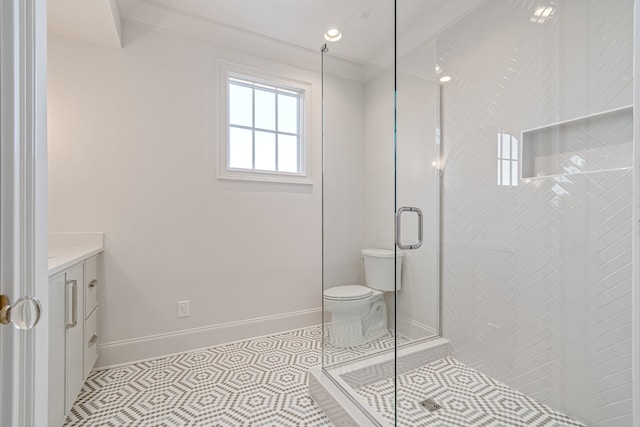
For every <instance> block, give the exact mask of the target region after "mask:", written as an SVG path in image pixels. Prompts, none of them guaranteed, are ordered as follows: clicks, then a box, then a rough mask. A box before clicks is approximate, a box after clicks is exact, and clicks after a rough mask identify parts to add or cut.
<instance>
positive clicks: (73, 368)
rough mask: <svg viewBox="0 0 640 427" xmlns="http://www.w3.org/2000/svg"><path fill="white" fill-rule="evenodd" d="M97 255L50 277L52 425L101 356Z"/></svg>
mask: <svg viewBox="0 0 640 427" xmlns="http://www.w3.org/2000/svg"><path fill="white" fill-rule="evenodd" d="M98 256H99V255H93V256H91V257H89V258H87V259H84V260H82V261H80V262H78V263H77V264H75V265H73V266H70V267H69V268H67V269H65V270H64V271H62V272H60V273H57V274H55V275H53V276H50V277H49V298H50V301H51V303H50V304H49V306H50V310H49V426H50V427H58V426H60V425H62V423H63V422H64V419H65V416H66V414H67V413H68V412H69V410H70V409H71V407H72V406H73V403H74V401H75V400H76V398H77V397H78V394H79V393H80V389H82V385H83V384H84V382H85V380H86V379H87V377H88V376H89V373H90V372H91V369H92V368H93V366H94V365H95V362H96V360H97V359H98V289H99V282H98V267H99V265H98Z"/></svg>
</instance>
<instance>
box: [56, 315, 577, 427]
mask: <svg viewBox="0 0 640 427" xmlns="http://www.w3.org/2000/svg"><path fill="white" fill-rule="evenodd" d="M321 338H322V330H321V328H320V327H319V326H317V327H312V328H306V329H301V330H296V331H292V332H287V333H283V334H279V335H273V336H269V337H263V338H257V339H254V340H248V341H242V342H238V343H233V344H228V345H224V346H219V347H214V348H210V349H207V350H202V351H196V352H192V353H186V354H181V355H177V356H171V357H166V358H163V359H158V360H153V361H149V362H142V363H137V364H134V365H129V366H125V367H120V368H113V369H108V370H104V371H96V372H93V373H91V375H90V376H89V379H88V380H87V382H86V383H85V385H84V387H83V389H82V391H81V392H80V395H79V396H78V400H77V401H76V403H75V404H74V406H73V408H72V409H71V412H70V413H69V415H68V417H67V419H66V422H65V424H64V425H65V426H112V427H116V426H158V427H160V426H163V427H164V426H166V427H172V426H173V427H182V426H185V427H186V426H212V427H213V426H219V427H242V426H256V427H258V426H262V427H272V426H277V427H289V426H292V427H293V426H310V427H333V424H332V423H331V421H329V419H328V418H327V416H326V415H325V414H324V412H323V411H322V409H320V407H318V406H317V405H316V404H315V403H314V402H313V401H312V400H311V398H310V397H309V395H308V391H307V372H308V369H309V368H310V367H311V366H315V365H318V364H319V363H320V359H321V349H320V343H321V342H322V340H321ZM391 342H393V340H392V339H391ZM387 344H388V340H386V341H385V340H383V341H382V342H380V343H378V344H373V345H367V346H365V347H366V348H364V349H360V350H358V351H365V350H372V351H374V350H375V351H378V350H380V349H383V348H387V347H386V346H387ZM399 385H400V394H399V396H400V400H399V402H398V407H399V409H400V410H399V420H398V425H399V426H411V427H418V426H442V427H454V426H460V427H472V426H473V427H476V426H477V427H481V426H483V427H484V426H491V427H493V426H501V427H505V426H509V427H519V426H522V427H525V426H526V427H536V426H548V427H551V426H553V427H565V426H581V427H583V425H582V424H580V423H578V422H575V421H573V420H571V419H569V418H568V417H566V416H564V415H562V414H559V413H557V412H553V411H551V410H550V409H549V408H547V407H546V406H544V405H542V404H540V403H537V402H535V401H534V400H532V399H530V398H529V397H527V396H525V395H523V394H521V393H519V392H517V391H515V390H513V389H511V388H510V387H507V386H506V385H504V384H501V383H498V382H497V381H495V380H493V379H491V378H489V377H487V376H485V375H483V374H481V373H479V372H477V371H475V370H473V369H471V368H469V367H467V366H465V365H463V364H461V363H459V362H457V361H456V360H455V359H452V358H445V359H440V360H438V361H436V362H433V363H431V364H429V365H426V366H424V367H422V368H419V369H417V370H415V371H412V372H409V373H407V374H405V375H403V376H401V377H400V378H399ZM357 392H358V394H359V395H360V396H361V397H362V398H364V399H365V400H366V401H367V402H368V403H369V405H371V406H372V407H376V408H378V409H379V413H381V414H382V415H383V416H384V417H385V418H386V419H388V420H389V425H391V424H392V423H393V412H392V411H393V382H392V380H387V381H382V382H378V383H374V384H371V385H368V386H366V387H363V388H360V389H358V390H357ZM425 398H433V399H434V400H435V401H436V402H437V403H438V404H440V405H441V406H442V409H440V410H438V411H436V412H433V413H431V412H428V411H427V410H426V409H424V408H422V407H421V406H419V404H418V402H419V401H421V400H424V399H425ZM337 427H339V426H337Z"/></svg>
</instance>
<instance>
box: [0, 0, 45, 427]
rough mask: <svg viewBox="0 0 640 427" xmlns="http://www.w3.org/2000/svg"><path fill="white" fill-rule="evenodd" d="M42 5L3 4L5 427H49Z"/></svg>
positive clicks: (0, 268) (0, 333) (0, 233)
mask: <svg viewBox="0 0 640 427" xmlns="http://www.w3.org/2000/svg"><path fill="white" fill-rule="evenodd" d="M45 1H46V0H2V2H0V294H2V295H3V296H4V297H6V298H2V301H1V304H0V305H1V306H2V312H0V314H1V316H0V320H2V322H1V324H0V380H1V381H2V387H0V425H2V426H27V427H31V426H36V425H38V426H45V425H47V387H46V386H47V375H48V366H47V357H48V354H47V350H48V346H47V339H48V331H47V328H48V322H47V321H46V317H47V316H46V311H45V310H46V303H47V299H48V293H47V262H46V260H47V229H46V226H47V209H46V200H47V192H46V189H47V167H46V162H47V159H46V86H45V84H46V7H45V5H46V3H45ZM28 296H30V297H28ZM33 297H36V298H37V299H39V300H40V301H41V304H42V307H44V308H42V309H41V311H42V312H43V313H44V315H42V316H41V321H40V322H39V324H38V325H37V327H35V328H33V326H35V325H36V323H38V322H37V320H38V315H37V310H38V303H37V302H36V299H34V298H33ZM14 326H15V327H14ZM18 328H21V329H28V330H21V329H18Z"/></svg>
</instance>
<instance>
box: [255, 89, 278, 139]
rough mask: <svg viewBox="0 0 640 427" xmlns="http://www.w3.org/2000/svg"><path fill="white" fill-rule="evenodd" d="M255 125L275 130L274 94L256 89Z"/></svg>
mask: <svg viewBox="0 0 640 427" xmlns="http://www.w3.org/2000/svg"><path fill="white" fill-rule="evenodd" d="M256 127H257V128H260V129H269V130H276V94H275V93H273V92H265V91H264V90H256Z"/></svg>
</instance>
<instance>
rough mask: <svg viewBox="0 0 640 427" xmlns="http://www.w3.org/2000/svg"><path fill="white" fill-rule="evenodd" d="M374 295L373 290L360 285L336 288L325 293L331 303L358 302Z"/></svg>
mask: <svg viewBox="0 0 640 427" xmlns="http://www.w3.org/2000/svg"><path fill="white" fill-rule="evenodd" d="M372 294H373V289H371V288H367V287H366V286H360V285H346V286H334V287H333V288H329V289H326V290H325V291H324V297H325V298H326V299H328V300H330V301H357V300H361V299H366V298H369V297H370V296H371V295H372Z"/></svg>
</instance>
